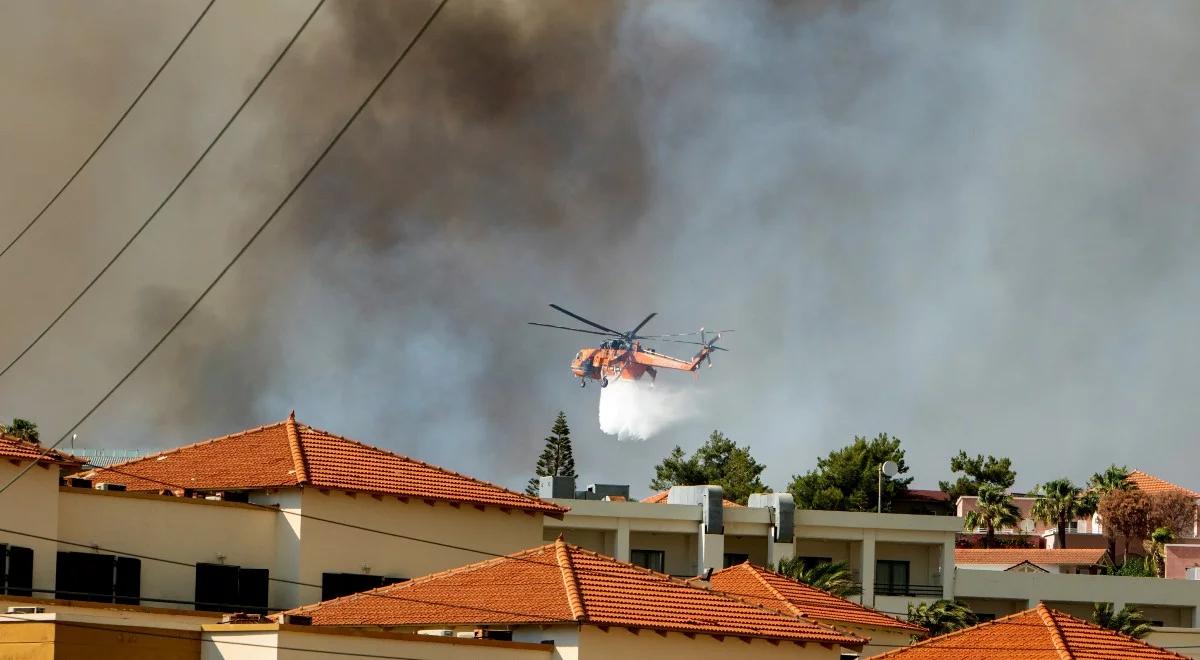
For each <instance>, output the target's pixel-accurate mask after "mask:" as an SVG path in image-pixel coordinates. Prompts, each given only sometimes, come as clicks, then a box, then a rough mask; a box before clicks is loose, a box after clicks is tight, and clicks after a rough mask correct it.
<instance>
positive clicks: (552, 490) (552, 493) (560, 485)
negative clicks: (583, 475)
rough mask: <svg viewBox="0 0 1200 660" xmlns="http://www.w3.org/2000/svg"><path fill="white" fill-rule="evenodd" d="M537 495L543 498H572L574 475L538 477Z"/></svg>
mask: <svg viewBox="0 0 1200 660" xmlns="http://www.w3.org/2000/svg"><path fill="white" fill-rule="evenodd" d="M538 497H540V498H542V499H544V500H549V499H557V500H569V499H572V498H574V497H575V477H542V478H540V479H538Z"/></svg>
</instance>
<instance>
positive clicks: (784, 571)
mask: <svg viewBox="0 0 1200 660" xmlns="http://www.w3.org/2000/svg"><path fill="white" fill-rule="evenodd" d="M775 572H776V573H779V574H780V575H782V576H784V577H788V578H791V579H793V580H795V581H797V582H801V583H803V584H807V585H809V586H813V587H816V588H818V589H821V590H823V591H827V592H829V593H831V594H833V595H834V596H839V597H841V598H848V597H850V596H856V595H858V594H860V593H862V587H861V586H860V585H859V584H858V583H857V582H855V580H854V573H853V572H852V571H851V570H850V564H848V563H846V562H844V561H823V562H820V563H817V564H813V563H809V562H805V561H804V558H803V557H792V558H790V559H780V560H779V563H778V564H777V565H776V567H775Z"/></svg>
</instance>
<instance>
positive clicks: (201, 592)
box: [195, 563, 238, 612]
mask: <svg viewBox="0 0 1200 660" xmlns="http://www.w3.org/2000/svg"><path fill="white" fill-rule="evenodd" d="M237 583H238V567H237V566H227V565H225V564H203V563H202V564H196V602H195V607H196V609H198V610H208V611H210V612H229V611H232V609H233V606H234V605H235V604H236V603H237Z"/></svg>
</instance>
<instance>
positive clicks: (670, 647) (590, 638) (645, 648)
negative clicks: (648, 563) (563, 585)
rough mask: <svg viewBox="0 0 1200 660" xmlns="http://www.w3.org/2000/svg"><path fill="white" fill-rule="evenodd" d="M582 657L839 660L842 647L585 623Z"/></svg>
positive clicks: (598, 659) (585, 659)
mask: <svg viewBox="0 0 1200 660" xmlns="http://www.w3.org/2000/svg"><path fill="white" fill-rule="evenodd" d="M579 651H580V652H579V660H611V659H612V658H653V659H654V660H731V659H736V658H745V659H746V660H774V659H777V658H778V659H782V658H788V659H790V660H838V659H839V657H840V655H841V650H840V647H838V646H836V645H835V646H833V647H832V648H826V647H823V646H821V645H820V644H816V643H811V642H810V643H808V644H805V645H803V646H800V645H798V644H795V643H793V642H779V643H778V644H771V643H770V642H768V641H766V640H763V639H752V640H750V641H749V642H745V641H742V640H741V639H738V638H737V637H725V638H724V639H722V640H717V638H715V637H712V636H709V635H696V636H695V637H694V638H688V637H687V636H685V635H683V634H681V633H667V634H666V635H660V634H658V633H656V632H654V631H652V630H642V631H639V632H637V633H634V632H633V631H630V630H627V629H625V628H609V629H608V630H607V631H604V630H601V629H600V628H598V627H595V626H584V627H583V628H582V629H581V631H580V646H579Z"/></svg>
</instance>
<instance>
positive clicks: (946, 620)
mask: <svg viewBox="0 0 1200 660" xmlns="http://www.w3.org/2000/svg"><path fill="white" fill-rule="evenodd" d="M908 622H909V623H915V624H917V625H918V626H921V627H922V628H924V629H926V630H928V631H929V635H930V636H931V637H937V636H938V635H945V634H946V633H951V632H954V631H955V630H962V629H963V628H970V627H971V626H973V625H975V624H976V623H978V622H979V621H978V619H976V618H975V613H974V612H972V611H971V608H969V607H967V606H966V605H964V604H963V603H960V602H958V601H956V600H935V601H933V602H932V603H920V604H919V605H913V604H912V603H909V605H908Z"/></svg>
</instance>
